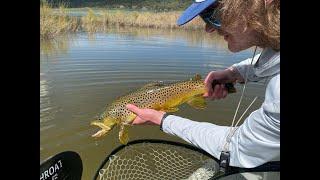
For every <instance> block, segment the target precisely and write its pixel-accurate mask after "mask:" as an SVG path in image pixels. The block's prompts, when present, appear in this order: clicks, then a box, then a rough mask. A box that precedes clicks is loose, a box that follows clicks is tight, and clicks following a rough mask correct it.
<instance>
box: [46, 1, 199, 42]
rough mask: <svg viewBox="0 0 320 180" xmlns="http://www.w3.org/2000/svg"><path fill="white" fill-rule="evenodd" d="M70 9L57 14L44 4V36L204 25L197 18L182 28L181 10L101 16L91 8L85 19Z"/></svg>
mask: <svg viewBox="0 0 320 180" xmlns="http://www.w3.org/2000/svg"><path fill="white" fill-rule="evenodd" d="M67 12H68V9H67V8H64V7H63V6H62V7H60V8H59V12H58V13H53V9H52V8H51V7H50V6H49V5H47V4H43V5H41V6H40V28H41V31H40V37H41V38H54V37H55V36H56V35H58V34H63V33H67V32H75V31H79V30H81V31H86V32H101V31H105V30H106V29H108V27H109V26H123V27H129V26H131V27H147V28H163V29H175V28H183V29H200V28H203V27H204V23H203V22H202V21H201V20H200V19H195V20H193V21H192V22H190V23H188V24H187V25H185V26H182V27H178V26H177V25H176V20H177V19H178V17H179V16H180V14H181V12H180V11H172V12H146V11H142V12H141V11H125V10H107V9H104V10H102V11H101V13H99V14H97V13H95V12H94V11H93V10H92V9H90V8H89V10H88V11H87V14H86V15H85V16H82V17H81V18H77V17H71V16H69V15H68V13H67Z"/></svg>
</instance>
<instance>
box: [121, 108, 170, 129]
mask: <svg viewBox="0 0 320 180" xmlns="http://www.w3.org/2000/svg"><path fill="white" fill-rule="evenodd" d="M126 107H127V108H128V109H129V110H130V111H132V112H133V113H135V114H136V115H137V117H136V118H135V119H134V121H133V122H132V124H133V125H136V124H138V125H140V124H151V125H160V123H161V119H162V117H163V115H164V114H165V112H163V111H157V110H154V109H140V108H138V107H137V106H135V105H133V104H128V105H127V106H126Z"/></svg>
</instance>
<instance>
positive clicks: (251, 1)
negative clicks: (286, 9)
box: [219, 0, 280, 51]
mask: <svg viewBox="0 0 320 180" xmlns="http://www.w3.org/2000/svg"><path fill="white" fill-rule="evenodd" d="M219 6H220V8H221V22H222V25H223V26H224V27H230V26H231V27H232V26H233V27H234V26H237V25H238V23H241V24H243V25H244V29H243V30H244V31H245V30H246V28H248V27H250V28H252V29H253V30H255V31H256V32H257V33H258V34H259V41H260V42H259V46H261V47H271V48H272V49H274V50H276V51H280V0H273V1H272V2H270V3H269V4H266V1H265V0H245V1H242V0H221V1H220V4H219Z"/></svg>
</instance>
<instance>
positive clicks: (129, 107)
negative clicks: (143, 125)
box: [126, 104, 140, 115]
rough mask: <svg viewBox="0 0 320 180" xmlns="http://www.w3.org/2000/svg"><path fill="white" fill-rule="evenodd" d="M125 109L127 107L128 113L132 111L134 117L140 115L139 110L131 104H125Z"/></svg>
mask: <svg viewBox="0 0 320 180" xmlns="http://www.w3.org/2000/svg"><path fill="white" fill-rule="evenodd" d="M126 107H127V108H128V109H129V110H130V111H132V112H133V113H135V114H136V115H138V114H139V113H140V109H139V108H138V107H137V106H135V105H133V104H127V105H126Z"/></svg>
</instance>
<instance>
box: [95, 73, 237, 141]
mask: <svg viewBox="0 0 320 180" xmlns="http://www.w3.org/2000/svg"><path fill="white" fill-rule="evenodd" d="M226 87H227V89H228V92H229V93H232V92H235V89H234V87H233V85H231V86H226ZM205 91H206V89H205V85H204V82H203V80H202V79H201V76H200V75H198V74H197V75H195V77H194V78H192V79H190V80H187V81H179V82H175V83H163V82H156V83H150V84H147V85H145V86H143V87H142V88H140V89H138V90H137V91H135V92H133V93H130V94H128V95H125V96H122V97H120V98H118V99H117V100H115V101H114V102H113V103H112V104H110V105H109V106H107V108H106V110H105V111H104V112H103V113H102V114H101V115H100V117H99V119H98V120H95V121H93V122H91V125H95V126H98V127H100V128H101V130H99V131H98V132H97V133H95V134H94V135H92V137H96V138H97V137H101V136H103V135H105V134H106V133H107V132H109V131H110V130H111V129H112V128H113V127H114V126H115V125H119V126H120V131H119V140H120V143H122V144H127V142H128V140H129V136H128V129H127V127H128V126H129V125H130V123H131V122H132V121H133V120H134V119H135V118H136V115H135V114H134V113H132V112H131V111H129V110H128V109H127V108H126V105H127V104H134V105H136V106H137V107H139V108H149V109H155V110H159V111H165V112H176V111H178V110H179V109H178V106H179V105H181V104H183V103H187V104H189V105H190V106H191V107H193V108H196V109H204V108H205V107H206V102H205V99H204V97H203V94H204V93H205Z"/></svg>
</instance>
